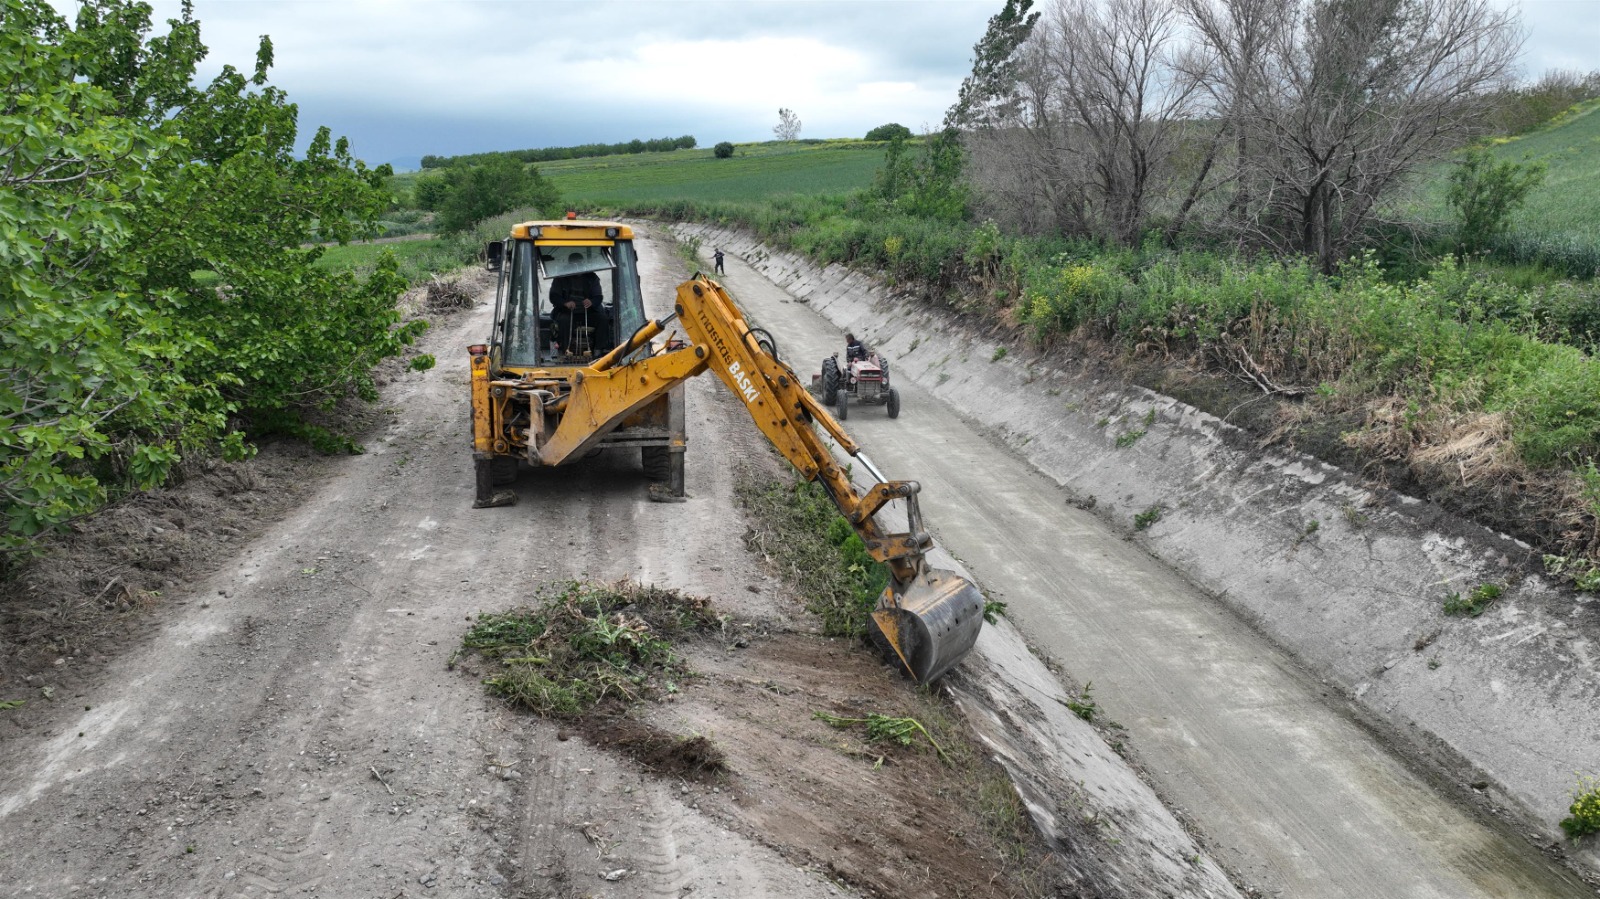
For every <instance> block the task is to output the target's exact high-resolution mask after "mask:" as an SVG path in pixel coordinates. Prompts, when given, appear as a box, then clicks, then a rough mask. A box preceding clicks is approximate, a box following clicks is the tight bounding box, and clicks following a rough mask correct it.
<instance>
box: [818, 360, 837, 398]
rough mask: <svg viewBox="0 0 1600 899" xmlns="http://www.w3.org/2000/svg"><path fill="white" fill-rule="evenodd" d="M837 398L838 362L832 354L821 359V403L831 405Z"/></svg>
mask: <svg viewBox="0 0 1600 899" xmlns="http://www.w3.org/2000/svg"><path fill="white" fill-rule="evenodd" d="M838 399H839V363H838V361H837V360H835V359H834V358H833V357H832V356H829V357H828V358H826V359H824V360H822V404H823V405H824V406H831V405H833V404H834V403H836V402H838Z"/></svg>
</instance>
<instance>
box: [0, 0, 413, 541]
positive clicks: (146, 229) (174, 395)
mask: <svg viewBox="0 0 1600 899" xmlns="http://www.w3.org/2000/svg"><path fill="white" fill-rule="evenodd" d="M168 25H169V28H168V31H167V32H166V33H165V34H161V35H153V34H152V31H151V22H150V8H149V7H148V6H145V5H143V4H139V3H130V2H125V0H89V2H85V3H83V4H82V5H81V6H80V8H79V10H78V13H77V18H76V20H75V22H74V23H71V24H69V23H68V22H67V21H66V20H65V19H63V18H62V17H61V16H60V15H59V14H57V13H56V11H55V10H54V8H53V7H51V6H50V5H49V4H48V3H45V2H42V0H0V85H3V86H0V90H3V91H4V97H5V102H4V104H3V105H0V159H4V160H5V164H4V165H3V166H0V188H3V189H0V269H3V271H4V275H3V276H0V519H3V527H0V562H3V561H4V560H6V559H8V558H14V556H15V555H16V554H17V553H19V552H24V551H26V550H27V549H29V548H30V547H31V546H32V545H33V544H34V542H35V540H36V539H37V537H38V536H39V535H40V534H43V533H47V532H49V531H51V530H53V529H55V528H58V527H60V526H62V525H63V524H64V523H65V522H67V521H69V520H71V519H72V518H73V517H75V516H78V515H81V514H84V513H86V512H88V511H91V510H93V509H94V508H96V507H97V506H98V505H99V504H101V503H103V502H104V501H105V500H106V499H107V498H108V497H111V496H114V495H116V494H118V493H120V492H123V491H127V490H133V489H138V488H141V487H148V486H151V485H154V484H159V483H161V482H162V481H163V480H165V479H166V478H167V477H168V475H169V474H170V473H171V472H172V471H173V470H174V469H175V467H176V466H178V465H179V464H180V463H181V462H182V460H183V459H184V458H186V457H188V456H191V455H193V454H196V453H211V452H217V451H219V450H220V452H221V453H222V454H223V455H224V456H227V457H232V458H237V457H240V456H243V455H246V454H248V452H249V447H248V444H247V442H246V439H245V432H244V431H243V430H242V429H243V428H245V427H246V426H248V425H250V424H251V423H252V422H276V423H279V424H281V423H283V422H293V421H296V420H298V419H299V413H300V411H301V410H305V409H308V408H311V407H315V406H326V405H329V404H331V403H333V402H335V401H336V400H338V399H339V398H340V397H343V396H346V395H349V394H356V395H362V396H371V395H372V394H373V384H372V380H371V376H370V374H369V372H370V370H371V366H372V365H373V364H374V363H375V362H377V361H378V360H380V359H382V358H385V357H387V356H392V355H395V354H397V353H398V352H400V350H401V349H402V348H403V347H404V346H405V345H406V344H408V343H410V342H411V341H412V340H414V338H415V337H416V335H417V334H418V333H420V331H421V330H422V329H423V328H425V327H426V324H425V323H423V322H410V323H405V324H402V323H401V321H400V318H399V315H398V313H397V312H396V311H395V308H394V299H395V297H396V295H397V294H398V292H399V291H400V289H401V288H402V287H403V286H404V284H403V282H402V280H401V279H400V278H399V277H398V276H397V275H396V273H395V270H394V265H393V264H392V262H387V263H380V264H379V265H378V266H376V267H375V268H374V270H373V271H371V272H370V274H368V275H367V276H365V277H359V278H358V277H356V276H353V275H350V274H342V273H336V272H330V271H325V270H321V269H318V268H316V267H315V263H316V261H317V259H318V257H319V255H320V253H321V250H320V249H316V248H314V247H311V245H312V244H315V243H320V242H325V241H345V240H349V239H351V238H355V237H361V236H370V235H371V234H373V233H374V232H375V223H376V221H377V218H378V216H379V215H380V214H381V213H382V212H383V211H384V209H385V207H386V205H387V196H386V193H385V191H384V189H383V184H382V182H383V179H384V178H385V177H386V176H387V175H388V169H387V167H386V166H385V167H380V168H379V169H377V170H372V169H369V168H367V167H366V166H365V165H364V164H363V163H362V162H361V161H360V160H358V159H356V158H355V157H354V156H353V155H352V154H351V152H350V148H349V146H348V145H347V144H346V142H345V141H344V140H343V139H339V140H334V139H333V138H332V136H331V135H330V134H329V133H328V131H327V130H326V129H321V130H319V131H318V132H317V133H316V134H315V135H314V137H313V138H312V140H311V142H310V144H309V146H308V147H307V149H306V150H305V152H304V153H303V154H300V155H296V153H295V152H294V145H295V139H296V134H297V123H296V115H297V113H296V109H295V107H294V106H293V105H292V104H291V103H289V102H288V99H287V97H286V96H285V95H284V93H283V92H282V91H281V90H278V89H277V88H274V87H271V86H268V85H267V83H266V73H267V70H268V68H269V67H270V65H271V62H272V47H271V43H270V42H269V41H267V40H266V39H263V40H262V43H261V46H260V50H259V52H258V54H257V58H256V60H255V63H254V71H253V74H251V75H248V76H247V75H246V74H244V73H242V72H241V71H239V70H237V69H235V68H233V67H232V66H224V67H223V69H222V71H221V73H220V74H218V75H217V76H216V77H215V78H214V79H212V80H211V81H210V82H209V83H202V84H196V83H195V82H194V75H195V71H196V66H197V64H198V63H199V61H200V60H201V59H203V58H204V56H205V54H206V48H205V45H204V44H203V43H202V42H201V40H200V26H199V23H198V22H197V21H195V20H194V19H193V18H192V16H191V14H190V13H189V11H188V10H185V11H184V12H183V13H182V15H181V17H180V18H178V19H173V20H170V21H169V23H168Z"/></svg>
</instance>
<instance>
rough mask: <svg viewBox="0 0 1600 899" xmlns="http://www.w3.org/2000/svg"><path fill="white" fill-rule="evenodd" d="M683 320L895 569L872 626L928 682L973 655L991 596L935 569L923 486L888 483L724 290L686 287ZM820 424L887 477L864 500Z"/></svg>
mask: <svg viewBox="0 0 1600 899" xmlns="http://www.w3.org/2000/svg"><path fill="white" fill-rule="evenodd" d="M676 314H677V317H678V319H679V322H680V324H681V325H682V327H683V329H684V331H685V333H687V334H688V336H689V338H690V340H691V341H693V343H694V352H695V353H696V354H697V358H698V359H699V360H700V361H703V362H704V363H705V365H706V367H708V368H710V369H711V370H712V371H713V372H715V373H716V375H717V377H718V378H720V379H721V380H722V382H723V383H724V384H726V385H727V386H728V389H729V390H732V391H733V392H734V393H735V394H736V395H737V396H739V397H740V399H742V400H743V401H744V406H745V411H747V412H749V413H750V417H751V419H753V420H754V421H755V423H756V427H758V428H760V429H761V432H762V433H763V434H765V435H766V436H767V439H768V440H770V441H771V442H772V445H773V446H775V447H777V449H778V451H779V452H780V453H782V454H783V456H784V457H785V458H786V459H788V460H789V462H790V463H791V464H792V465H794V467H795V468H797V469H799V470H800V472H801V474H803V475H804V476H805V477H806V478H807V479H808V480H816V481H820V482H821V483H822V485H823V487H824V489H826V490H827V491H828V495H829V496H830V497H831V498H832V499H833V502H834V504H835V505H836V506H837V507H838V508H839V512H840V513H841V514H842V515H843V516H844V517H845V520H846V521H848V522H849V523H850V526H851V527H852V528H854V529H855V531H856V533H857V534H858V535H860V537H861V539H862V542H863V543H865V544H866V549H867V552H868V553H869V554H871V556H872V557H873V558H874V559H876V560H878V561H880V562H884V563H886V564H887V565H888V566H889V571H890V575H891V584H890V586H889V587H888V589H886V590H885V591H884V594H883V596H881V597H880V598H879V600H878V608H877V610H876V611H874V612H873V615H872V620H873V624H874V625H875V626H876V628H877V630H878V633H879V634H880V636H881V637H882V638H883V639H884V641H885V642H887V643H888V644H889V645H890V646H891V647H892V648H893V649H894V651H895V653H896V654H897V655H898V656H899V657H900V660H901V661H902V662H903V663H904V664H905V666H906V668H907V669H908V670H909V671H910V672H911V675H912V676H913V677H914V678H916V680H917V681H918V682H919V683H926V682H928V681H931V680H933V679H934V678H937V677H938V676H939V675H941V674H943V673H944V672H945V671H946V670H948V669H949V668H950V667H951V666H952V665H954V664H955V663H956V662H957V661H959V660H960V658H961V657H962V656H963V655H965V654H966V653H967V651H968V650H969V649H971V648H972V644H973V643H974V642H975V641H976V640H977V636H978V630H979V629H980V628H981V627H982V622H983V607H984V602H983V596H982V594H981V593H979V592H978V589H977V587H975V586H974V585H973V584H972V583H971V582H970V581H968V580H967V579H966V578H963V577H961V576H960V575H958V574H956V573H955V572H953V571H948V570H944V569H936V568H931V567H930V566H929V565H928V563H927V553H928V551H929V550H930V549H932V548H933V540H932V538H930V537H929V536H928V533H927V531H926V530H924V529H923V525H922V514H921V511H920V509H919V507H918V504H917V493H918V492H919V491H920V489H921V487H920V486H919V485H918V484H917V482H916V481H888V480H885V479H884V478H883V476H882V475H881V474H879V473H878V471H877V469H876V468H874V467H873V466H872V463H871V462H870V461H869V460H868V459H867V458H866V456H865V455H863V454H862V453H861V448H860V447H859V446H858V445H857V444H856V442H855V441H854V440H852V439H850V436H849V435H848V434H846V433H845V432H844V429H843V428H841V427H840V426H839V423H838V422H837V421H835V420H834V418H833V416H832V415H830V414H828V411H827V409H825V408H823V406H822V404H821V403H819V402H817V400H816V398H815V397H813V396H812V395H811V393H810V392H809V391H807V390H806V389H805V388H804V387H803V386H801V382H800V379H799V377H798V376H796V375H795V373H794V370H793V369H791V368H790V367H789V366H788V365H785V364H784V363H783V362H782V361H780V360H779V359H778V358H777V356H776V355H775V354H774V353H773V352H772V351H771V343H770V341H769V342H768V344H767V345H766V346H763V345H762V341H761V339H760V338H759V337H758V335H757V333H756V332H755V330H754V329H752V328H751V327H750V325H749V323H748V322H746V321H745V318H744V315H743V313H741V312H740V311H739V308H738V306H736V305H735V304H734V302H733V300H732V299H731V298H730V297H729V296H728V294H727V292H726V291H724V290H723V289H722V286H721V285H720V284H718V283H716V282H715V281H712V280H711V279H709V278H706V277H703V276H702V277H697V278H695V279H693V280H690V281H686V282H684V283H683V284H681V285H679V287H678V300H677V305H676ZM812 421H816V422H817V423H819V424H820V425H821V426H822V428H823V430H825V431H827V432H828V434H829V435H830V436H832V437H833V439H834V440H836V441H838V443H839V446H840V447H841V448H843V449H844V451H845V452H846V453H848V454H849V455H850V456H851V457H852V458H855V459H857V460H859V461H860V462H861V463H862V465H863V466H864V467H865V468H866V469H867V470H868V471H869V472H870V473H871V474H872V475H873V476H874V477H875V478H877V479H878V481H879V483H878V484H875V485H874V486H873V487H871V488H870V489H868V490H867V492H866V493H865V494H861V493H858V492H857V491H856V488H855V485H854V484H852V483H851V481H850V475H849V472H848V471H847V470H846V469H845V467H844V466H842V465H840V464H839V463H838V462H837V461H836V460H835V458H834V456H833V453H831V452H830V451H829V450H828V447H827V446H826V445H825V444H824V443H823V442H822V438H821V437H819V436H818V435H817V432H816V431H815V430H813V429H812V428H811V426H810V425H811V422H812ZM897 499H899V500H904V501H905V504H906V512H907V518H908V528H907V530H906V531H905V532H904V533H898V534H895V533H885V532H884V531H883V530H882V529H881V528H879V526H878V523H877V521H876V520H875V518H874V517H873V516H874V515H875V514H876V513H877V512H878V511H879V510H881V509H882V508H883V507H884V505H886V504H888V503H889V502H891V501H893V500H897Z"/></svg>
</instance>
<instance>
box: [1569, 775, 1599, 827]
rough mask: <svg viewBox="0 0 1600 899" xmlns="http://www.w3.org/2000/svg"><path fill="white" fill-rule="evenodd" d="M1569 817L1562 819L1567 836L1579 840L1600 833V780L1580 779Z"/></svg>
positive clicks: (1574, 792) (1573, 796) (1573, 795)
mask: <svg viewBox="0 0 1600 899" xmlns="http://www.w3.org/2000/svg"><path fill="white" fill-rule="evenodd" d="M1567 811H1568V813H1569V814H1568V817H1566V818H1564V819H1562V821H1561V829H1562V830H1564V831H1566V832H1567V836H1568V837H1570V838H1572V839H1574V840H1578V839H1581V838H1583V837H1585V836H1588V835H1589V834H1591V833H1600V778H1593V777H1580V778H1579V779H1578V788H1577V789H1576V790H1575V791H1573V794H1572V806H1571V807H1570V808H1569V809H1568V810H1567Z"/></svg>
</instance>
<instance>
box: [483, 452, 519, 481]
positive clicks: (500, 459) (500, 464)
mask: <svg viewBox="0 0 1600 899" xmlns="http://www.w3.org/2000/svg"><path fill="white" fill-rule="evenodd" d="M516 479H517V460H516V458H515V457H513V456H495V457H494V458H493V459H490V460H489V481H490V483H492V484H494V485H495V486H496V487H504V486H505V485H507V484H509V483H511V482H512V481H515V480H516Z"/></svg>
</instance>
